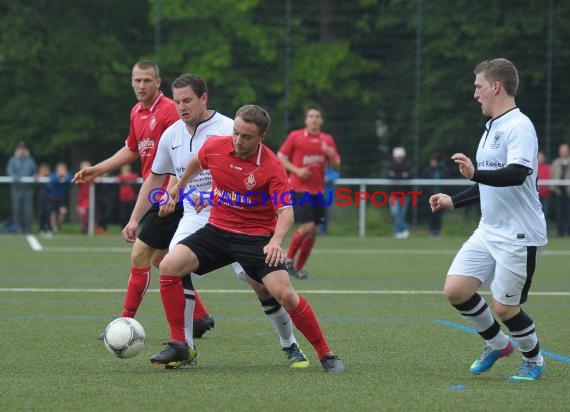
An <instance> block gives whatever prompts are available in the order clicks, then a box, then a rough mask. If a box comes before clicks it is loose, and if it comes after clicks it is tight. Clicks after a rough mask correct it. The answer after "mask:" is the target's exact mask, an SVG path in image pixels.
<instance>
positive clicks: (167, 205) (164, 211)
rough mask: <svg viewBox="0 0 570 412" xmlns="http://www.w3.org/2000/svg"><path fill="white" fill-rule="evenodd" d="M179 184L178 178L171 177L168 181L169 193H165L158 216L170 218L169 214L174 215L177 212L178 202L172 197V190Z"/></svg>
mask: <svg viewBox="0 0 570 412" xmlns="http://www.w3.org/2000/svg"><path fill="white" fill-rule="evenodd" d="M177 183H178V179H176V176H170V180H169V181H168V187H167V188H166V190H167V192H168V193H165V194H164V195H163V196H162V199H161V200H160V202H159V203H160V206H159V208H158V216H159V217H164V216H168V215H169V214H171V213H173V212H174V210H176V202H175V201H174V200H173V199H172V197H171V196H170V190H172V188H173V187H174V186H176V184H177Z"/></svg>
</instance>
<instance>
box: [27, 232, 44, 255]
mask: <svg viewBox="0 0 570 412" xmlns="http://www.w3.org/2000/svg"><path fill="white" fill-rule="evenodd" d="M26 240H27V241H28V244H29V245H30V247H31V248H32V250H33V251H34V252H41V251H42V250H43V247H42V244H41V243H40V241H39V240H38V238H37V237H35V236H34V235H26Z"/></svg>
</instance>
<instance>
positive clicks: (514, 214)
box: [477, 108, 547, 246]
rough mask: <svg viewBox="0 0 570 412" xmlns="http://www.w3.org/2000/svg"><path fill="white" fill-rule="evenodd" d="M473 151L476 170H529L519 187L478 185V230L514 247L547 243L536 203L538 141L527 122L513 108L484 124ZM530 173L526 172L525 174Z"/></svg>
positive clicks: (490, 237)
mask: <svg viewBox="0 0 570 412" xmlns="http://www.w3.org/2000/svg"><path fill="white" fill-rule="evenodd" d="M485 129H486V130H485V132H484V133H483V137H481V141H480V142H479V147H478V148H477V169H479V170H497V169H501V168H503V167H506V166H507V165H510V164H518V165H522V166H525V167H527V168H529V169H530V170H531V171H532V174H529V175H528V176H527V178H526V179H525V181H524V183H523V184H522V185H520V186H508V187H494V186H488V185H484V184H481V183H479V193H480V199H481V221H480V223H479V228H478V230H481V231H483V233H484V235H485V237H486V238H487V239H490V240H496V241H500V242H506V243H511V244H516V245H527V246H542V245H545V244H546V243H547V237H546V222H545V219H544V214H543V213H542V207H541V205H540V201H539V200H538V190H537V179H538V139H537V136H536V131H535V129H534V126H533V124H532V122H531V121H530V119H529V118H528V117H527V116H526V115H524V114H523V113H521V111H520V110H519V109H518V108H514V109H512V110H510V111H508V112H506V113H504V114H503V115H501V116H499V117H497V118H494V119H491V120H489V121H488V122H487V124H486V127H485ZM529 173H530V172H529Z"/></svg>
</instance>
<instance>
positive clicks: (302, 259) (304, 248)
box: [295, 236, 317, 269]
mask: <svg viewBox="0 0 570 412" xmlns="http://www.w3.org/2000/svg"><path fill="white" fill-rule="evenodd" d="M315 240H317V238H316V237H315V236H305V237H304V238H303V241H302V242H301V246H300V249H301V250H300V251H299V257H298V258H297V262H296V264H295V269H303V267H304V266H305V263H307V259H309V255H310V254H311V250H313V245H314V244H315Z"/></svg>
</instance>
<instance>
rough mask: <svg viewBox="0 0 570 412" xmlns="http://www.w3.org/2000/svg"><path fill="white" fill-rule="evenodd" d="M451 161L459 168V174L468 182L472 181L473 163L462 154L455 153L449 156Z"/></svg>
mask: <svg viewBox="0 0 570 412" xmlns="http://www.w3.org/2000/svg"><path fill="white" fill-rule="evenodd" d="M451 160H453V161H454V162H455V164H456V165H457V166H459V173H461V175H462V176H463V177H465V178H467V179H469V180H471V179H473V175H474V174H475V166H473V162H472V161H471V159H469V158H468V157H467V156H465V155H464V154H463V153H455V154H454V155H453V156H451Z"/></svg>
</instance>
